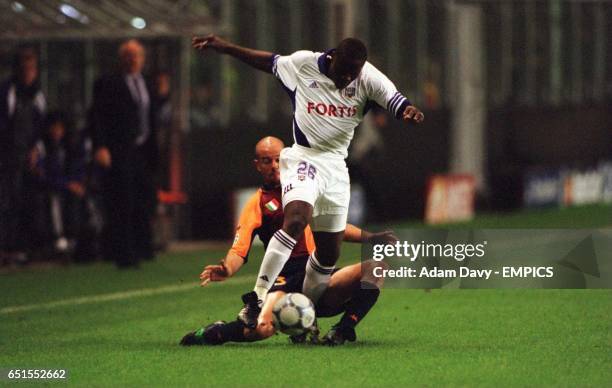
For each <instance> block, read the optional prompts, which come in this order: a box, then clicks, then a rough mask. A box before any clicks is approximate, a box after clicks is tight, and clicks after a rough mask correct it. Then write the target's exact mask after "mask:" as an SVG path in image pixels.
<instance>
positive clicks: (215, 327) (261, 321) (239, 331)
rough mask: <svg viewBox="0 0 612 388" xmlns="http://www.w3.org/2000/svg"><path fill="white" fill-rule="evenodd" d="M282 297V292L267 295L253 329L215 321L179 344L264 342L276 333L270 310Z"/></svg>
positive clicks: (238, 323) (283, 293)
mask: <svg viewBox="0 0 612 388" xmlns="http://www.w3.org/2000/svg"><path fill="white" fill-rule="evenodd" d="M284 295H285V292H284V291H274V292H270V293H269V294H268V295H267V297H266V302H265V303H264V304H263V307H262V309H261V314H260V315H259V317H258V320H257V321H258V324H257V327H256V328H255V329H250V328H248V327H246V326H245V325H244V323H242V322H241V321H239V320H235V321H232V322H225V321H217V322H214V323H212V324H210V325H208V326H206V327H203V328H200V329H198V330H196V331H193V332H191V333H188V334H187V335H185V336H184V337H183V339H182V340H181V342H180V344H181V345H183V346H191V345H222V344H224V343H226V342H255V341H261V340H264V339H266V338H268V337H270V336H272V335H273V334H274V333H275V332H276V330H275V328H274V324H273V318H272V309H273V308H274V304H275V303H276V302H277V301H278V300H279V299H280V298H282V297H283V296H284Z"/></svg>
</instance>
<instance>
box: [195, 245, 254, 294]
mask: <svg viewBox="0 0 612 388" xmlns="http://www.w3.org/2000/svg"><path fill="white" fill-rule="evenodd" d="M243 264H244V259H243V258H242V257H240V256H239V255H237V254H235V253H234V252H232V251H229V252H227V256H225V259H223V260H221V263H219V264H215V265H207V266H206V267H204V270H203V271H202V273H201V274H200V281H201V283H200V285H201V286H202V287H204V286H205V285H207V284H208V283H210V282H222V281H224V280H227V279H228V278H231V277H232V276H234V274H235V273H236V272H238V270H239V269H240V267H242V265H243Z"/></svg>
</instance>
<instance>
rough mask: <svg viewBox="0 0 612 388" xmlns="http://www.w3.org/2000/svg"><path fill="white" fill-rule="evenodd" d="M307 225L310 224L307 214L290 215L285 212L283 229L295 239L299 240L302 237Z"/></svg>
mask: <svg viewBox="0 0 612 388" xmlns="http://www.w3.org/2000/svg"><path fill="white" fill-rule="evenodd" d="M306 225H308V219H307V217H306V216H304V215H301V214H293V215H291V216H289V217H288V216H287V215H286V214H285V220H284V223H283V230H284V231H285V232H287V234H289V236H291V237H293V238H294V239H296V240H299V239H300V238H302V235H303V234H304V229H305V228H306Z"/></svg>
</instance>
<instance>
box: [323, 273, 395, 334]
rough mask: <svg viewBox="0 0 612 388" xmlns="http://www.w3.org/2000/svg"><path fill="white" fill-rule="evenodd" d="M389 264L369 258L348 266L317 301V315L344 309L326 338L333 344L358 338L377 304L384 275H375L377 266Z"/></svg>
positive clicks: (335, 313) (326, 314) (335, 274)
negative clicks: (371, 310) (367, 316)
mask: <svg viewBox="0 0 612 388" xmlns="http://www.w3.org/2000/svg"><path fill="white" fill-rule="evenodd" d="M377 266H378V267H383V268H384V267H386V264H385V263H384V262H374V261H368V262H365V263H360V264H354V265H350V266H348V267H344V268H342V269H340V270H339V271H337V272H335V273H334V274H333V275H332V277H331V279H330V282H329V288H328V289H327V290H326V292H325V293H324V294H323V295H322V296H321V299H320V301H319V303H318V304H317V316H320V317H330V316H334V315H337V314H340V313H342V312H343V314H342V317H341V318H340V321H338V323H336V324H335V325H334V326H333V327H332V328H331V330H330V331H329V333H327V334H326V335H325V337H324V341H325V342H326V343H327V344H329V345H342V344H343V343H344V342H345V341H355V339H356V338H357V336H356V334H355V327H356V326H357V324H359V322H361V321H362V320H363V318H364V317H365V316H366V315H367V314H368V312H369V311H370V309H371V308H372V307H373V306H374V304H376V301H377V300H378V296H379V294H380V288H381V287H382V285H383V278H382V277H381V278H377V277H374V276H373V275H372V273H373V269H374V268H375V267H377Z"/></svg>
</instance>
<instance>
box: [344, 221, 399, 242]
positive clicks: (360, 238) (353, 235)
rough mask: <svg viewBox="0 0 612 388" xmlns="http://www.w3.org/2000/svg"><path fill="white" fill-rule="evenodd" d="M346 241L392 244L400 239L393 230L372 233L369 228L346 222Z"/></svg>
mask: <svg viewBox="0 0 612 388" xmlns="http://www.w3.org/2000/svg"><path fill="white" fill-rule="evenodd" d="M344 241H346V242H355V243H370V244H384V243H389V244H391V243H394V242H396V241H398V239H397V236H396V235H395V233H394V232H393V231H392V230H385V231H383V232H378V233H372V232H368V231H367V230H363V229H360V228H358V227H356V226H355V225H352V224H346V229H345V230H344Z"/></svg>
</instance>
